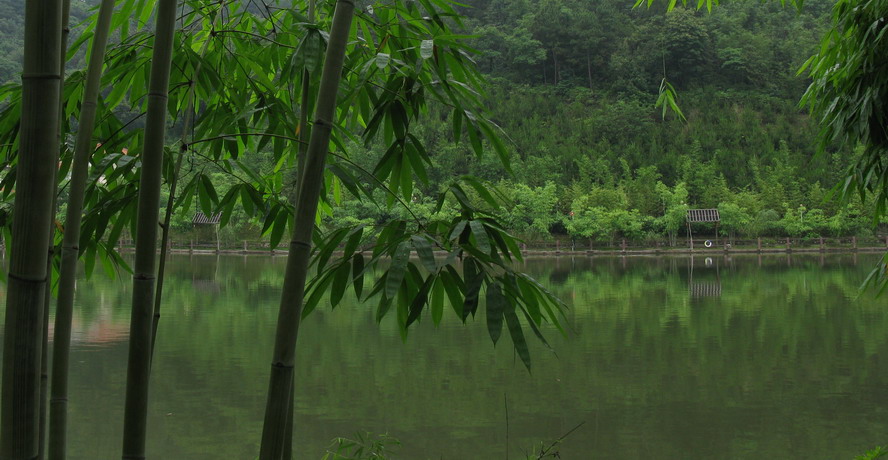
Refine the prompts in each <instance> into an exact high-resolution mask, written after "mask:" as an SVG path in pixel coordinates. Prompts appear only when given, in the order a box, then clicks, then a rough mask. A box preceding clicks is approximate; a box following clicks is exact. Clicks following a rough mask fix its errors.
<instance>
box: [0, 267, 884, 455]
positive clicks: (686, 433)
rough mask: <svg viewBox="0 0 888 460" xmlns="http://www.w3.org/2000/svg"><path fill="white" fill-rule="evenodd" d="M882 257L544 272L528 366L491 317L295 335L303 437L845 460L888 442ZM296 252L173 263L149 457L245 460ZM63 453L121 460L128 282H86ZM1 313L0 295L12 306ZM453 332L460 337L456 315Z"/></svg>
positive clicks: (444, 447) (366, 311)
mask: <svg viewBox="0 0 888 460" xmlns="http://www.w3.org/2000/svg"><path fill="white" fill-rule="evenodd" d="M875 260H876V256H868V255H860V256H859V257H854V256H851V255H848V256H828V257H826V258H821V257H820V256H799V255H796V256H793V257H791V258H788V257H785V256H779V257H777V256H772V257H762V258H758V257H756V256H748V257H746V256H744V257H740V256H734V257H731V258H723V257H714V258H711V259H710V260H709V261H708V262H707V260H706V258H705V257H697V258H696V259H695V260H694V261H693V268H691V264H690V259H688V258H625V259H621V258H595V259H589V258H583V257H578V258H560V259H531V260H530V261H528V262H527V263H526V265H525V267H524V268H525V270H526V271H528V272H530V273H532V274H533V275H535V276H537V277H538V278H539V279H540V280H541V281H543V283H544V284H546V285H548V286H549V287H550V288H551V289H553V290H554V291H555V292H556V293H557V294H558V295H560V296H561V297H562V298H563V299H565V300H566V301H567V303H568V304H569V305H570V306H571V310H570V312H569V313H568V318H569V324H570V326H569V327H570V328H571V330H572V332H571V333H570V334H569V336H567V337H562V336H560V335H558V334H556V333H555V332H554V331H553V330H551V328H549V329H548V333H549V336H550V339H551V342H552V345H553V348H554V351H555V353H551V352H549V351H547V350H545V349H544V348H543V347H542V346H540V345H539V344H536V343H535V344H533V347H532V353H533V359H534V371H533V373H532V374H528V373H527V371H526V370H525V369H524V368H523V366H522V365H521V364H520V361H516V360H515V357H514V356H513V353H512V351H511V350H510V344H509V343H508V339H505V340H504V341H503V342H502V343H501V344H500V346H499V347H497V348H496V349H494V348H493V347H492V346H491V344H490V341H489V339H488V337H487V332H486V328H485V326H484V324H483V323H482V322H480V321H479V322H477V323H470V324H469V325H467V326H464V325H462V324H461V323H459V322H458V321H456V320H454V319H452V318H448V317H445V323H444V324H443V325H442V327H441V328H440V329H437V330H436V329H434V328H433V327H431V325H430V323H431V322H430V321H424V322H423V323H422V324H421V325H419V327H417V328H415V329H413V330H412V331H411V335H410V336H409V337H408V339H407V341H406V343H404V342H402V341H401V338H400V336H399V334H398V331H397V328H396V327H395V325H394V324H393V323H392V322H389V321H384V322H383V323H382V324H381V325H377V324H376V323H375V321H374V319H373V312H372V309H371V308H370V307H362V306H359V305H355V304H354V303H350V304H346V305H344V306H341V307H339V308H338V309H337V310H335V311H318V312H317V313H315V314H313V315H312V316H311V317H310V318H309V319H308V320H306V321H305V322H304V326H303V330H302V332H301V335H300V339H299V340H300V342H299V357H300V362H299V365H298V371H297V372H298V374H297V375H298V383H297V385H298V388H297V391H298V396H297V398H298V399H297V403H296V407H297V411H298V413H297V417H298V419H297V431H296V441H297V444H298V447H297V449H298V451H299V452H301V454H300V455H299V456H298V457H297V458H299V459H318V458H320V456H321V455H322V452H323V451H324V448H325V447H326V446H327V445H328V443H329V440H330V439H332V438H334V437H336V436H340V435H350V434H351V433H353V432H355V431H357V430H368V431H372V432H388V433H389V434H391V435H393V436H395V437H397V438H399V439H400V440H401V441H402V442H403V444H404V446H403V447H402V448H401V450H400V453H401V454H400V455H399V456H398V458H401V459H503V458H505V451H506V448H507V443H506V412H505V404H504V400H506V399H507V400H508V407H509V423H508V425H509V443H508V447H509V448H510V452H511V458H512V459H517V458H519V456H520V455H519V454H520V452H521V449H525V450H527V449H529V448H530V447H531V446H532V445H533V444H534V442H535V441H539V440H551V439H553V438H557V437H558V436H560V435H561V434H563V433H564V432H566V431H568V430H569V429H570V428H572V427H574V426H575V425H577V424H578V423H580V422H585V425H583V426H582V427H581V428H580V429H579V430H577V431H576V432H575V433H573V434H572V435H571V436H570V437H568V438H567V439H566V440H565V442H564V444H563V446H562V448H561V454H562V458H565V459H636V458H644V459H653V458H656V459H714V458H718V459H731V458H738V459H801V458H804V459H843V458H844V459H850V458H852V457H853V455H854V454H857V453H861V452H863V451H864V450H866V449H867V448H870V447H873V446H875V445H877V444H880V443H882V444H884V443H888V300H886V299H885V298H882V299H873V298H872V297H871V296H869V295H863V296H860V297H859V298H858V293H857V287H858V285H859V284H860V283H861V281H862V280H863V278H864V277H865V275H866V273H867V272H868V270H869V269H870V267H871V266H872V264H873V263H874V262H875ZM284 262H285V260H284V259H283V258H271V257H242V256H221V257H216V256H193V257H189V256H176V257H174V258H173V260H172V263H171V268H172V271H171V274H170V277H169V279H168V281H167V291H166V292H167V296H166V299H165V303H164V306H163V318H162V321H161V324H160V331H159V339H158V340H159V341H158V344H157V356H156V358H155V364H154V373H153V376H152V389H151V415H150V419H149V430H150V439H149V446H148V450H149V455H150V458H152V459H164V460H167V459H172V460H177V459H195V460H197V459H253V458H254V456H255V453H256V452H257V444H258V440H259V437H260V431H261V417H262V412H263V408H264V402H265V392H266V384H267V377H268V362H269V357H270V353H271V344H272V338H273V337H272V336H273V331H274V328H273V325H274V321H275V318H276V310H277V299H278V293H279V290H278V286H279V285H280V283H281V279H282V273H283V266H284ZM78 288H79V293H78V296H79V297H78V313H77V315H76V323H75V329H76V333H75V341H76V345H75V350H74V352H73V356H72V378H71V385H72V394H71V403H70V404H71V415H70V423H71V429H70V433H69V439H71V443H72V444H71V453H72V456H71V458H72V459H89V460H94V459H111V458H119V444H120V435H121V418H122V412H123V396H124V391H123V386H124V384H125V377H126V371H125V368H126V352H127V349H126V346H127V344H126V340H127V331H128V316H129V314H128V308H129V307H128V304H129V300H130V289H131V288H130V286H129V285H128V282H127V281H119V280H118V281H110V280H107V279H102V278H101V277H96V278H94V279H93V280H90V281H81V282H80V283H79V286H78ZM3 303H4V304H5V299H3ZM448 319H449V321H447V320H448Z"/></svg>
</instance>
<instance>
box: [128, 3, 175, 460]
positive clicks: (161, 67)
mask: <svg viewBox="0 0 888 460" xmlns="http://www.w3.org/2000/svg"><path fill="white" fill-rule="evenodd" d="M175 26H176V0H159V1H158V2H157V17H156V26H155V33H154V52H153V55H152V60H151V78H150V82H149V85H148V114H147V120H146V122H145V144H144V147H143V149H142V170H141V178H140V181H139V206H138V211H137V215H136V218H137V222H136V223H137V227H136V261H135V264H134V267H133V269H134V270H133V304H132V315H131V317H130V335H129V337H130V341H129V356H128V359H127V373H126V403H125V406H124V419H123V457H122V458H123V459H144V458H145V439H146V434H147V424H148V376H149V374H150V370H151V331H152V322H153V321H152V315H153V314H154V280H155V252H156V250H157V227H158V217H159V214H160V213H159V208H160V184H161V176H162V168H163V145H164V137H165V134H166V104H167V97H168V96H167V95H168V92H169V82H170V67H171V64H172V56H173V35H174V32H175Z"/></svg>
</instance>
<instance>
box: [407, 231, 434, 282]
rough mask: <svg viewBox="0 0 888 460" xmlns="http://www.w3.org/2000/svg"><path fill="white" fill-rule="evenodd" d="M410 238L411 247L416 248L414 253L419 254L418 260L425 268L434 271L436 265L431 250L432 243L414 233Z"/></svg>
mask: <svg viewBox="0 0 888 460" xmlns="http://www.w3.org/2000/svg"><path fill="white" fill-rule="evenodd" d="M411 240H412V241H413V247H414V248H416V254H417V255H418V256H419V260H420V262H422V264H423V265H424V266H425V268H426V270H428V271H429V272H430V273H434V272H435V271H436V270H437V269H438V266H437V264H436V263H435V253H434V252H433V251H432V245H431V244H429V241H428V240H427V239H425V238H423V237H421V236H418V235H414V236H413V237H412V238H411Z"/></svg>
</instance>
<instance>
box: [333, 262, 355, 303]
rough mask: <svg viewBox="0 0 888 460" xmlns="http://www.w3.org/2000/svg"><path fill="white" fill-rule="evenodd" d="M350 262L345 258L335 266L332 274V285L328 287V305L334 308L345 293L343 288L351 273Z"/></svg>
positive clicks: (346, 284)
mask: <svg viewBox="0 0 888 460" xmlns="http://www.w3.org/2000/svg"><path fill="white" fill-rule="evenodd" d="M351 269H352V267H351V263H349V260H348V259H346V260H344V261H343V262H342V264H341V265H340V266H339V267H337V268H336V274H335V275H333V285H332V286H331V288H330V306H331V307H332V308H336V306H337V305H339V301H341V300H342V296H343V295H345V288H346V287H347V286H348V279H349V275H350V273H351Z"/></svg>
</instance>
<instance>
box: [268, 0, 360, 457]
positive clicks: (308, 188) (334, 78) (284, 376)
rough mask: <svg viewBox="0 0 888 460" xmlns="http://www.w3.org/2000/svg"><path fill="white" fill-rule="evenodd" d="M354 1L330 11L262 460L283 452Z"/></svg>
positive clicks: (278, 334) (286, 279)
mask: <svg viewBox="0 0 888 460" xmlns="http://www.w3.org/2000/svg"><path fill="white" fill-rule="evenodd" d="M354 9H355V5H354V3H353V0H337V2H336V10H335V12H334V13H333V25H332V27H331V29H330V39H329V42H328V44H327V53H326V58H325V60H324V69H323V72H322V74H321V85H320V88H319V89H318V98H317V103H316V104H315V121H314V126H313V128H312V131H311V140H310V141H309V146H308V151H307V155H306V159H305V172H304V174H303V175H302V176H303V177H304V178H305V180H304V181H303V183H302V184H301V185H302V186H301V188H300V190H299V194H298V197H299V201H298V202H297V203H296V214H295V222H296V225H295V226H294V228H293V238H292V241H291V242H290V253H289V255H288V256H287V268H286V271H285V274H284V284H283V292H282V293H281V303H280V309H279V311H278V322H277V332H276V337H275V347H274V356H273V358H272V363H271V376H270V379H269V389H268V400H267V402H266V406H265V423H264V424H263V427H262V445H261V447H260V452H259V458H260V460H278V459H280V458H281V456H282V453H283V444H284V439H285V436H284V432H285V431H286V427H287V415H288V409H289V402H290V394H291V392H292V388H293V386H292V385H293V368H294V365H295V354H296V337H297V335H298V332H299V320H300V317H301V315H302V303H303V300H304V295H305V281H306V278H307V276H308V263H309V259H310V256H311V235H312V232H313V230H314V221H315V215H316V214H317V209H318V198H319V197H320V192H321V184H322V182H323V177H324V165H325V162H326V159H327V149H328V147H329V144H330V134H331V131H332V126H333V125H332V120H333V114H334V110H335V108H336V95H337V92H338V89H339V81H340V79H341V77H342V68H343V60H344V58H345V48H346V45H347V44H348V35H349V30H350V28H351V23H352V17H353V16H354Z"/></svg>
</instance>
